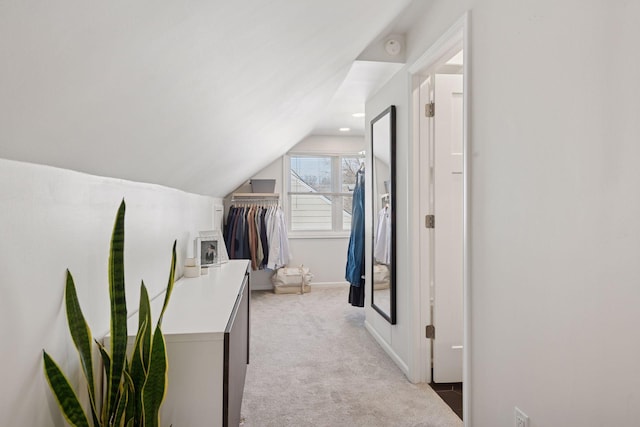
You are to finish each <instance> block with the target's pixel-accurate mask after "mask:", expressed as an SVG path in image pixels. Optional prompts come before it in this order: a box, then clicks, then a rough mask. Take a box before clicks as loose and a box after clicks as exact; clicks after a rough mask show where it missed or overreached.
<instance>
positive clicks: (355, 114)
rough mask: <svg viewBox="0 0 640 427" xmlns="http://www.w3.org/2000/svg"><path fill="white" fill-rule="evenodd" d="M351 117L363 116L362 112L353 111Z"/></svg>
mask: <svg viewBox="0 0 640 427" xmlns="http://www.w3.org/2000/svg"><path fill="white" fill-rule="evenodd" d="M352 116H353V117H364V113H353V114H352Z"/></svg>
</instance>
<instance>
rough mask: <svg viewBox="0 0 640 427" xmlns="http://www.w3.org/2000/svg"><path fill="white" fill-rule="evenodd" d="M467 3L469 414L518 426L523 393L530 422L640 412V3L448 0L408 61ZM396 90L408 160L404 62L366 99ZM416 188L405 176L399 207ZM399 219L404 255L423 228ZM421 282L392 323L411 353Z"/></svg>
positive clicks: (421, 24)
mask: <svg viewBox="0 0 640 427" xmlns="http://www.w3.org/2000/svg"><path fill="white" fill-rule="evenodd" d="M468 9H470V10H471V32H470V50H469V54H470V70H471V72H470V97H471V104H470V143H471V153H470V158H471V207H470V209H471V210H470V214H471V227H472V229H471V257H472V259H471V295H470V298H471V307H470V311H471V323H472V327H471V331H470V334H471V345H472V347H471V349H470V351H471V353H470V357H471V359H470V360H471V366H470V368H471V381H470V384H467V385H466V386H465V392H467V391H469V392H470V396H471V413H470V414H466V415H465V422H466V423H467V424H468V425H472V426H474V427H511V426H513V425H514V421H513V409H514V406H516V405H517V406H519V407H520V408H521V409H523V410H524V411H525V412H526V413H527V414H528V415H529V417H530V426H531V427H545V426H594V427H595V426H613V425H627V424H629V423H633V422H634V421H632V420H636V419H639V418H640V393H639V391H638V390H640V369H638V361H639V360H640V339H639V338H638V333H637V331H636V329H637V325H639V324H640V309H639V308H638V307H640V286H638V285H639V283H640V262H638V257H639V256H640V255H639V254H640V223H639V222H638V220H637V219H638V218H639V217H640V191H639V185H640V168H639V167H638V164H637V163H638V159H640V144H638V140H639V138H640V122H639V121H638V120H637V116H638V107H637V100H638V99H639V98H640V81H639V80H638V78H637V76H638V72H639V71H640V57H639V56H638V55H637V54H636V52H637V46H636V45H637V40H639V39H640V19H639V17H640V4H639V3H637V2H628V1H612V2H600V1H595V0H589V1H577V0H567V1H563V2H557V1H551V0H537V1H532V0H528V1H520V2H513V1H511V0H482V1H480V0H475V1H474V0H467V1H459V2H450V1H446V0H435V1H434V2H433V4H432V7H431V9H430V10H429V11H428V12H427V15H425V16H424V17H423V18H422V19H419V20H418V22H417V24H416V26H415V28H414V30H413V31H412V32H410V33H409V34H408V36H407V44H408V48H409V52H408V57H409V58H410V59H409V61H408V63H409V64H411V63H412V62H413V61H415V59H416V58H417V57H418V56H419V55H420V54H421V53H422V52H424V51H425V50H426V49H427V48H428V47H429V46H431V44H432V43H433V42H434V41H435V40H436V39H437V38H438V37H439V36H440V35H441V34H442V33H444V32H445V31H446V30H447V28H449V26H451V25H452V24H453V23H454V22H455V21H456V20H457V19H458V18H459V17H460V16H461V15H462V14H463V13H464V11H466V10H468ZM405 83H406V84H405ZM387 104H396V105H397V106H398V136H399V138H398V144H399V156H398V157H399V167H398V169H399V170H404V169H405V168H409V167H410V165H411V163H410V161H409V159H408V158H407V157H406V155H407V154H408V148H407V145H408V139H407V138H406V136H407V129H408V122H407V116H406V114H407V113H406V109H407V108H408V105H409V92H408V80H406V77H405V76H397V77H396V78H394V79H393V80H392V81H391V82H390V83H389V84H388V85H387V86H386V87H385V88H384V89H383V90H382V91H381V92H380V93H379V94H377V95H376V96H375V97H374V98H373V99H372V100H371V101H370V102H369V103H368V104H367V115H368V117H372V115H373V114H375V113H376V111H372V109H374V110H377V109H379V108H380V107H382V106H386V105H387ZM436 111H437V109H436ZM403 147H404V148H403ZM410 190H411V186H410V185H409V183H408V182H407V181H406V179H405V178H403V177H401V178H400V179H399V180H398V197H399V202H398V205H399V206H398V208H399V210H398V215H399V216H400V217H403V216H404V215H401V212H400V209H406V203H404V202H403V201H402V199H401V198H402V197H406V194H410V193H408V192H409V191H410ZM403 193H404V195H403ZM405 214H406V212H405ZM398 225H399V230H398V232H399V234H400V240H399V242H398V246H399V249H398V255H399V258H402V256H401V255H402V253H403V252H402V251H403V250H406V249H403V248H406V247H408V246H409V239H411V238H412V234H411V233H408V230H407V229H406V227H405V226H406V224H405V223H404V220H403V219H400V220H399V224H398ZM401 266H404V265H403V264H401ZM399 270H400V271H401V270H402V268H400V269H399ZM410 283H415V281H413V282H410ZM409 286H412V285H410V284H409V283H405V282H404V280H403V279H400V278H399V287H398V291H399V298H398V300H399V307H398V309H399V313H398V314H399V322H398V330H397V331H394V330H393V329H392V332H391V335H390V338H389V339H390V340H391V341H390V344H391V345H392V346H393V348H394V349H397V351H398V352H399V353H400V352H401V351H404V350H403V348H404V347H403V345H402V343H398V342H396V338H398V339H399V340H402V339H403V338H401V337H403V336H404V334H409V333H410V332H409V329H408V328H409V325H407V324H406V323H403V320H402V319H403V316H409V315H410V314H411V312H412V309H413V308H412V305H411V304H408V303H407V298H406V295H402V296H401V295H400V292H403V289H404V288H405V287H409ZM367 313H368V315H367V320H368V321H369V320H370V315H369V312H367ZM382 332H385V331H382Z"/></svg>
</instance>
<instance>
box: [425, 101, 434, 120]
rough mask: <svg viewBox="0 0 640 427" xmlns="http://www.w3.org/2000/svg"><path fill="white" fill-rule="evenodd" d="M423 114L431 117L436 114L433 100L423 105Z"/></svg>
mask: <svg viewBox="0 0 640 427" xmlns="http://www.w3.org/2000/svg"><path fill="white" fill-rule="evenodd" d="M424 115H425V117H433V116H435V115H436V104H435V103H434V102H430V103H428V104H425V105H424Z"/></svg>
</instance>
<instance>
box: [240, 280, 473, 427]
mask: <svg viewBox="0 0 640 427" xmlns="http://www.w3.org/2000/svg"><path fill="white" fill-rule="evenodd" d="M348 292H349V291H348V288H346V287H339V288H314V289H313V291H312V292H310V293H307V294H304V295H297V294H292V295H276V294H273V293H272V292H270V291H255V292H253V293H252V300H251V303H252V308H251V352H250V357H251V360H250V364H249V366H248V370H247V378H246V384H245V389H244V399H243V403H242V416H243V420H244V421H243V426H244V427H269V426H273V427H275V426H278V427H284V426H296V427H298V426H314V427H316V426H318V427H322V426H325V427H341V426H348V427H352V426H354V427H355V426H363V427H364V426H366V427H374V426H380V427H386V426H393V427H400V426H414V427H418V426H420V427H431V426H433V427H449V426H451V427H461V426H462V421H461V420H460V419H459V418H458V417H457V416H456V415H455V413H454V412H453V411H452V410H451V409H450V408H449V407H448V406H447V405H446V404H445V403H444V402H443V401H442V400H441V399H440V398H439V397H438V396H437V394H436V393H435V392H434V391H433V390H432V389H431V388H430V387H429V386H428V385H426V384H419V385H416V384H411V383H410V382H409V381H408V380H407V379H406V377H405V376H404V374H403V373H402V371H400V369H399V368H398V367H397V366H396V365H395V364H394V363H393V361H392V360H391V359H390V358H389V357H388V356H387V354H386V353H385V352H384V351H383V350H382V349H381V348H380V346H379V345H378V344H377V343H376V342H375V341H374V340H373V338H372V337H371V336H370V335H369V333H368V332H367V331H366V329H365V328H364V310H363V309H362V308H356V307H352V306H351V305H349V304H348V303H347V298H348Z"/></svg>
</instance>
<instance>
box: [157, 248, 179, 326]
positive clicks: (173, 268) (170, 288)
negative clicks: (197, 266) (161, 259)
mask: <svg viewBox="0 0 640 427" xmlns="http://www.w3.org/2000/svg"><path fill="white" fill-rule="evenodd" d="M176 243H177V240H174V241H173V249H172V251H171V269H170V270H169V282H168V283H167V291H166V292H165V294H164V303H163V305H162V312H160V317H158V326H160V325H161V324H162V318H163V316H164V312H165V310H166V309H167V305H169V298H170V297H171V292H172V291H173V283H174V281H175V278H176Z"/></svg>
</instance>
